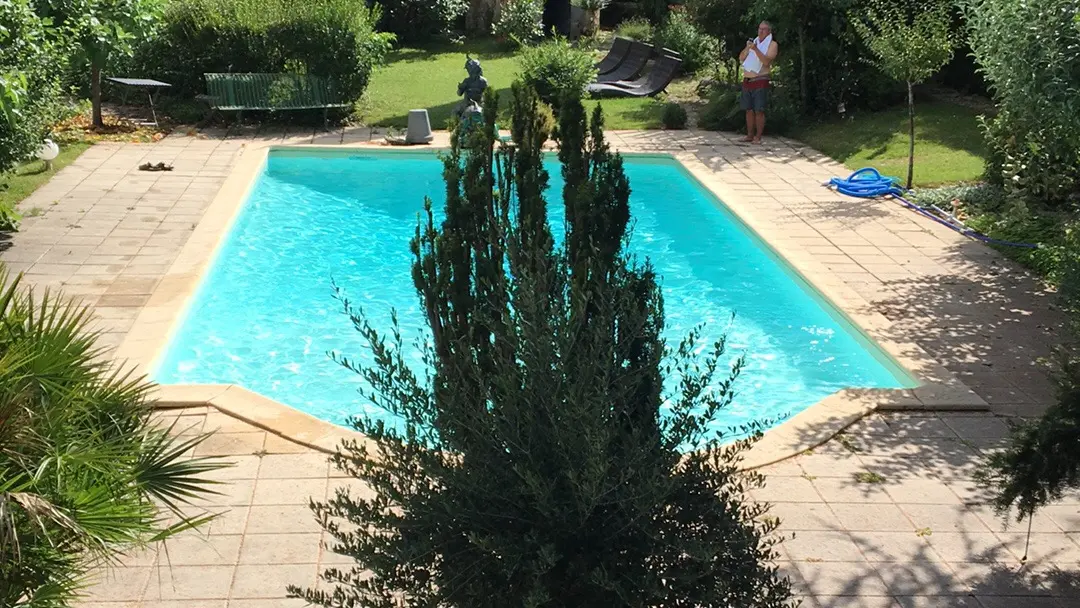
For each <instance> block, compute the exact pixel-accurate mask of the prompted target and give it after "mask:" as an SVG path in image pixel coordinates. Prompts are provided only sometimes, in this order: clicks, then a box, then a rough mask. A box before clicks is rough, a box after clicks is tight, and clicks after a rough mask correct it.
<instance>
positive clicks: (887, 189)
mask: <svg viewBox="0 0 1080 608" xmlns="http://www.w3.org/2000/svg"><path fill="white" fill-rule="evenodd" d="M828 185H829V186H832V187H833V188H836V191H837V192H839V193H841V194H846V195H848V196H855V197H859V198H877V197H879V196H892V197H893V198H895V199H896V200H898V201H900V203H901V204H903V205H904V206H905V207H907V208H908V209H911V210H912V211H914V212H916V213H918V214H919V215H922V216H924V217H927V218H929V219H931V220H934V221H935V222H937V223H939V224H941V225H942V226H946V227H948V228H952V229H953V230H955V231H956V232H959V233H960V234H962V235H964V236H966V237H969V238H973V239H975V240H978V241H982V242H983V243H986V244H988V245H998V246H1000V247H1022V248H1025V249H1038V248H1039V245H1038V244H1034V243H1016V242H1013V241H1002V240H999V239H995V238H991V237H988V236H986V235H985V234H980V233H979V232H976V231H975V230H973V229H971V228H969V227H967V226H966V225H964V223H963V222H962V221H960V220H959V219H958V218H957V217H956V216H954V215H953V214H951V213H949V212H947V211H945V210H944V209H942V208H941V207H938V206H937V205H926V206H922V205H916V204H915V203H913V202H911V201H909V200H907V199H906V198H904V190H903V188H901V187H900V180H899V179H898V178H895V177H889V176H887V175H882V174H881V173H879V172H878V170H877V169H874V168H873V167H865V168H863V169H859V170H858V171H856V172H854V173H852V174H851V175H850V176H848V178H847V179H843V178H839V177H834V178H832V179H830V180H829V184H828Z"/></svg>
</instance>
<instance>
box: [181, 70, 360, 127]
mask: <svg viewBox="0 0 1080 608" xmlns="http://www.w3.org/2000/svg"><path fill="white" fill-rule="evenodd" d="M203 77H204V78H206V95H201V96H200V99H202V100H203V101H205V102H206V103H208V104H209V105H210V108H211V110H216V111H219V112H228V111H235V112H237V118H238V119H239V118H240V117H241V116H243V112H244V111H245V110H273V111H279V110H322V111H323V123H324V124H325V123H326V121H327V116H326V112H327V110H329V109H331V108H347V107H349V106H350V105H351V104H349V103H346V102H345V101H344V100H343V99H342V98H341V95H340V94H338V92H337V91H336V90H335V88H334V87H333V86H331V84H330V82H329V81H328V80H326V79H325V78H321V77H319V76H312V75H308V74H250V73H229V74H203Z"/></svg>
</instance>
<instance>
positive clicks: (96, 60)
mask: <svg viewBox="0 0 1080 608" xmlns="http://www.w3.org/2000/svg"><path fill="white" fill-rule="evenodd" d="M102 63H104V62H103V61H102V60H101V57H100V55H99V54H98V53H94V56H93V59H91V60H90V103H91V104H92V106H93V117H92V118H93V125H94V126H95V127H104V126H105V121H103V120H102V119H101V64H102Z"/></svg>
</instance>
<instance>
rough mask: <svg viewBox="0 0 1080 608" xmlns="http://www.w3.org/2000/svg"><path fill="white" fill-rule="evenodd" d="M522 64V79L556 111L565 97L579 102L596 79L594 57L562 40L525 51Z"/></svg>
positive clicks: (558, 39) (552, 41) (557, 39)
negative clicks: (573, 98)
mask: <svg viewBox="0 0 1080 608" xmlns="http://www.w3.org/2000/svg"><path fill="white" fill-rule="evenodd" d="M520 61H521V79H522V80H523V81H524V82H526V83H527V84H529V85H530V86H532V87H533V88H534V89H536V92H537V93H538V94H539V95H540V98H541V99H543V100H544V101H545V102H547V103H549V104H551V105H552V106H553V107H555V108H558V107H559V102H560V101H562V99H563V98H564V97H566V96H570V97H577V98H580V97H581V95H582V94H583V93H584V92H585V87H587V86H588V85H589V83H590V82H592V80H593V78H595V77H596V67H595V66H594V64H593V58H592V55H590V54H589V53H588V52H586V51H584V50H581V49H579V48H577V47H575V46H573V45H571V44H570V43H569V42H568V41H567V40H565V39H562V38H556V39H555V40H551V41H548V42H545V43H543V44H540V45H537V46H534V47H530V48H527V49H525V52H524V53H522V55H521V59H520Z"/></svg>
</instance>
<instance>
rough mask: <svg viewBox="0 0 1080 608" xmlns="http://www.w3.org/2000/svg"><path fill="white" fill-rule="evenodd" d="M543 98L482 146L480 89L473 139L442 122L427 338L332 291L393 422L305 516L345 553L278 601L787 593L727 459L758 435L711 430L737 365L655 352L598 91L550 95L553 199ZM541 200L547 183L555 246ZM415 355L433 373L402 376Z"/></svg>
mask: <svg viewBox="0 0 1080 608" xmlns="http://www.w3.org/2000/svg"><path fill="white" fill-rule="evenodd" d="M538 103H539V101H538V99H537V97H536V95H535V93H533V92H532V90H531V88H530V87H527V86H520V85H515V86H514V98H513V99H512V101H511V107H512V110H511V114H512V120H511V124H512V125H513V127H512V137H513V141H514V144H515V145H514V146H513V147H512V148H511V147H507V146H496V144H495V142H496V137H497V132H496V130H495V118H496V112H497V111H496V108H497V107H498V100H497V98H496V96H495V95H494V94H493V93H489V95H488V97H487V98H486V99H485V102H484V108H485V112H484V121H485V122H484V126H485V128H483V129H476V130H474V131H473V132H472V133H474V136H473V137H472V139H471V140H470V147H469V148H468V149H462V148H461V147H460V146H459V145H457V143H456V142H458V141H460V139H461V138H458V137H453V138H451V141H452V142H455V143H454V144H452V145H453V147H452V148H451V150H450V152H449V153H448V154H447V155H445V157H444V160H443V176H444V180H445V182H446V190H445V191H446V193H447V196H446V199H447V202H446V205H445V219H444V220H441V221H440V222H439V223H436V221H435V217H434V213H435V212H434V210H433V209H432V205H431V201H430V200H428V202H427V204H426V213H425V216H424V217H423V219H422V221H421V225H420V226H418V227H417V229H418V232H417V236H416V237H415V238H414V239H413V242H412V245H411V250H412V252H413V274H412V276H413V279H414V281H413V282H414V285H415V288H416V291H417V293H418V295H419V298H420V302H421V306H422V307H423V308H424V310H425V313H426V318H427V319H429V320H430V330H431V333H430V336H429V337H428V339H426V340H424V341H423V342H417V343H416V344H417V346H416V347H415V348H416V350H415V351H414V350H413V348H412V347H409V346H406V345H405V344H404V343H403V342H402V340H401V339H400V338H394V337H391V338H390V339H389V340H387V339H385V338H383V337H382V336H381V335H380V333H379V331H378V330H376V329H374V328H373V327H372V326H371V325H370V323H369V322H368V319H367V318H366V317H365V316H364V314H363V312H362V311H360V310H356V309H354V308H352V306H351V305H350V304H349V303H348V301H347V300H344V298H342V299H343V301H344V308H345V311H346V312H347V313H348V314H349V316H350V318H351V320H352V323H353V325H354V327H355V328H356V329H357V330H358V331H360V332H361V333H362V334H363V336H364V337H365V338H366V340H367V346H368V347H369V348H370V349H371V351H372V352H373V353H374V355H375V360H376V361H377V363H375V364H373V365H372V366H370V367H367V366H365V367H357V366H355V365H352V364H351V361H346V360H344V359H339V361H341V362H342V363H343V364H344V365H345V366H346V367H349V368H350V369H352V370H353V371H355V372H357V373H360V374H361V375H362V377H363V379H364V380H365V381H366V382H367V383H369V385H370V386H371V387H372V390H371V391H369V392H370V393H371V398H372V400H373V402H374V403H376V404H377V405H378V406H379V407H380V408H382V409H384V410H385V411H387V412H389V413H391V414H392V415H394V416H396V417H398V418H399V419H400V420H401V421H402V424H401V425H400V427H403V428H400V427H398V425H385V424H383V422H382V421H380V420H376V419H373V418H371V417H368V416H364V417H363V418H360V419H358V420H354V423H353V424H354V426H355V428H356V429H357V430H359V431H360V432H362V433H364V434H365V435H366V436H367V437H369V438H370V439H371V442H355V441H352V442H346V444H345V445H344V446H343V447H342V450H341V451H340V452H339V453H338V454H336V455H335V457H334V462H335V464H336V465H337V466H338V467H339V468H341V469H342V470H343V471H345V472H347V473H348V474H349V475H352V476H353V477H355V478H356V479H358V480H359V481H360V482H361V483H362V485H363V486H364V487H369V488H370V489H371V491H370V493H368V492H364V493H353V494H351V495H350V494H349V493H348V492H339V493H338V494H337V495H336V496H335V497H334V498H331V499H329V500H327V501H325V502H318V503H315V504H313V506H312V509H313V510H314V511H315V513H316V517H317V519H318V521H319V522H320V524H321V525H322V526H323V528H324V529H325V530H326V531H327V532H328V533H329V535H330V536H332V537H333V539H334V542H333V544H332V547H331V549H332V550H333V551H335V552H336V553H338V554H341V555H348V556H352V557H353V558H354V559H355V563H354V564H353V565H352V567H351V568H345V567H341V568H333V569H327V570H326V571H324V572H323V574H322V578H323V581H324V582H323V583H321V584H320V585H319V588H317V589H310V588H309V589H302V588H297V587H290V588H289V593H290V595H293V596H297V597H302V598H304V599H305V600H307V601H308V602H310V603H313V604H316V605H321V606H327V607H335V608H337V607H341V606H394V605H400V602H399V601H398V600H399V599H400V598H402V597H407V598H409V600H410V604H412V605H415V606H446V607H447V608H452V607H470V608H472V607H484V606H514V607H517V606H534V607H535V606H551V607H556V606H583V607H584V606H588V607H597V608H600V607H609V606H612V607H614V606H702V607H704V606H717V607H719V606H730V607H734V606H738V607H739V608H781V607H784V608H786V607H789V606H792V605H793V602H792V600H791V586H790V583H789V581H787V580H786V579H784V578H782V577H781V576H780V575H779V574H778V571H777V567H776V566H775V565H774V564H773V563H772V562H773V560H775V558H776V557H777V551H776V549H775V545H776V542H777V540H778V539H777V538H776V536H775V535H774V532H775V530H776V528H777V526H778V525H779V522H778V521H777V520H776V519H775V518H771V517H767V513H768V506H767V505H764V504H761V503H757V502H756V501H753V500H751V498H750V497H749V496H748V495H747V490H752V489H754V488H757V487H760V486H761V484H762V483H763V479H764V478H763V477H762V476H761V474H759V473H755V472H740V471H739V462H740V461H741V458H742V456H741V454H742V452H743V450H745V449H746V448H747V447H749V445H750V444H751V443H752V441H750V440H741V441H739V440H737V441H735V442H734V443H732V444H730V445H724V444H723V443H722V441H724V440H725V439H726V437H725V433H724V432H722V431H716V430H711V429H713V428H714V425H715V424H716V417H717V413H718V412H720V411H721V410H722V409H723V408H725V407H727V406H728V405H729V404H730V403H731V396H732V392H731V380H733V379H734V377H735V376H737V375H738V372H739V369H740V368H741V360H738V361H737V362H736V363H734V364H733V365H731V366H729V365H728V364H726V363H722V362H726V361H728V360H729V359H727V358H725V357H724V354H723V353H724V347H723V342H722V341H721V342H719V343H715V344H712V345H711V346H710V345H707V344H700V342H699V339H698V337H697V334H696V333H691V334H690V335H689V336H687V337H686V338H685V339H684V340H682V341H681V342H680V344H679V345H677V346H673V347H670V348H669V347H667V346H666V344H665V341H664V339H663V338H662V337H661V335H662V331H663V329H664V327H665V321H664V312H663V303H662V297H661V293H660V285H659V282H658V277H657V276H656V275H655V272H654V271H653V269H652V267H651V266H649V265H648V264H639V263H637V262H636V261H635V260H634V259H633V257H632V256H631V255H630V254H629V253H627V251H626V249H625V247H626V245H627V243H628V238H629V235H628V227H629V226H630V225H631V215H630V206H629V199H630V191H631V184H630V182H629V181H628V179H627V176H626V174H625V171H624V168H623V162H622V159H621V158H620V157H619V156H618V155H617V154H615V153H613V152H611V150H610V149H609V147H608V144H607V143H606V142H605V140H604V135H603V133H604V130H603V117H602V114H601V111H600V108H599V107H597V108H596V109H595V110H594V113H593V119H592V121H591V124H590V121H588V120H587V119H586V113H585V108H584V107H583V105H582V102H581V100H572V99H567V100H566V102H565V103H564V105H563V107H562V108H561V109H560V111H559V126H558V133H557V135H556V138H557V140H558V143H559V160H560V162H561V165H562V176H563V181H564V185H563V188H562V191H561V196H560V193H559V192H547V193H545V190H547V187H548V184H549V175H548V172H547V170H546V169H545V167H544V162H543V146H544V144H545V143H546V141H547V139H548V136H549V133H548V132H547V131H545V130H544V129H543V125H542V122H543V118H541V117H540V116H539V112H538V111H537V106H538ZM546 197H550V198H552V199H556V197H557V198H558V199H561V200H559V202H558V205H557V207H558V208H560V210H561V209H565V212H566V213H565V215H566V217H567V221H566V223H565V238H560V239H558V240H556V238H555V235H554V234H553V230H552V226H551V225H550V223H549V221H548V216H549V206H548V202H547V198H546ZM560 229H561V228H560ZM389 336H400V334H399V332H397V331H396V329H394V330H392V331H391V332H390V333H389ZM699 349H700V350H703V351H706V353H707V354H705V355H703V356H701V357H699V356H698V354H697V353H698V352H700V351H699ZM416 351H419V352H416ZM413 357H420V358H422V359H423V361H425V363H426V364H427V365H428V366H429V368H430V369H431V372H429V373H427V374H419V375H418V374H414V372H413V371H412V369H411V368H410V364H409V363H407V361H409V360H410V359H412V358H413ZM666 374H676V375H678V376H680V377H677V378H671V377H668V378H665V375H666ZM668 387H670V390H666V389H667V388H668ZM760 428H761V427H760V425H758V424H751V425H749V426H748V427H747V428H746V429H745V430H746V431H748V432H750V433H751V434H756V433H757V432H758V431H759V430H760Z"/></svg>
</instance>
